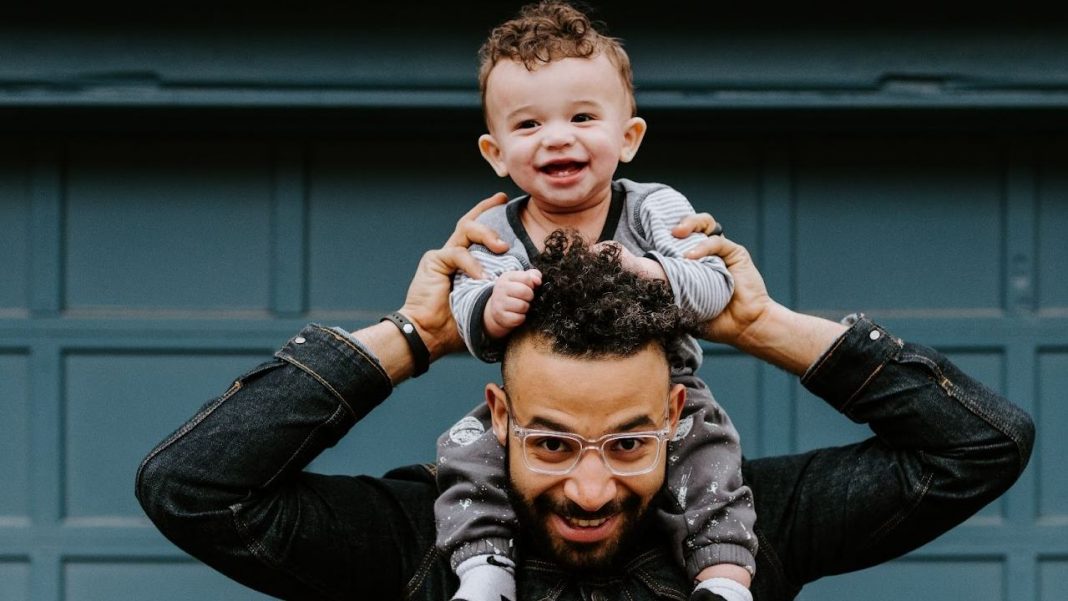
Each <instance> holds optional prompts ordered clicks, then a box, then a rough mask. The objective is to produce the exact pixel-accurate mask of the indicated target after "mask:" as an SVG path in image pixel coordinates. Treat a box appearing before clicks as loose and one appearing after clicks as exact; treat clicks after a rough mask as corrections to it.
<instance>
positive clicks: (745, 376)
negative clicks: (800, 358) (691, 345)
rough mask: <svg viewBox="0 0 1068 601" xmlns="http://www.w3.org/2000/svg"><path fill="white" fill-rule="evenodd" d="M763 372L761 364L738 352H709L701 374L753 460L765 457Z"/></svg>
mask: <svg viewBox="0 0 1068 601" xmlns="http://www.w3.org/2000/svg"><path fill="white" fill-rule="evenodd" d="M760 373H761V372H760V362H759V361H757V360H756V359H754V358H752V357H749V356H745V355H739V354H734V353H731V354H726V353H706V354H705V360H704V364H702V366H701V369H700V371H699V372H698V375H700V376H701V378H702V379H703V380H704V382H705V384H707V385H708V387H709V389H711V390H712V395H713V396H714V397H715V398H716V402H717V403H719V405H720V407H723V409H724V410H725V411H726V412H727V415H728V416H729V417H730V419H731V422H732V423H733V424H734V429H735V430H737V431H738V435H739V436H740V437H741V441H742V454H743V455H745V456H746V458H749V459H755V458H757V457H759V456H760V455H761V453H760V449H761V447H762V441H761V440H760V410H761V406H762V405H761V398H760Z"/></svg>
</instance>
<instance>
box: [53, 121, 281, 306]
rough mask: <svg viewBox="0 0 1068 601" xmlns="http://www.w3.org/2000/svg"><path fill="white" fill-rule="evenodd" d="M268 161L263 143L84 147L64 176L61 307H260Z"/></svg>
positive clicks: (264, 287) (264, 283)
mask: <svg viewBox="0 0 1068 601" xmlns="http://www.w3.org/2000/svg"><path fill="white" fill-rule="evenodd" d="M271 186H272V174H271V162H270V158H269V156H268V154H267V152H266V150H265V148H264V145H263V144H238V143H227V142H225V141H215V142H211V143H207V142H195V143H194V142H182V141H174V140H169V139H159V140H148V141H144V142H130V143H127V144H118V143H116V144H91V145H89V144H87V145H83V146H77V147H75V148H74V149H72V151H71V155H70V162H69V167H68V175H67V193H66V194H67V198H66V200H67V203H66V209H67V212H66V216H65V218H66V239H65V245H64V250H65V273H64V281H65V292H66V308H68V309H86V308H89V309H109V310H121V309H134V310H144V309H150V310H151V309H156V310H198V309H200V310H218V309H229V310H250V309H265V308H266V307H267V303H268V290H269V279H268V277H269V273H270V271H269V270H270V257H271V253H270V219H271Z"/></svg>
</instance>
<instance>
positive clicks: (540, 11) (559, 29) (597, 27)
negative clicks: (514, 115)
mask: <svg viewBox="0 0 1068 601" xmlns="http://www.w3.org/2000/svg"><path fill="white" fill-rule="evenodd" d="M604 29H605V27H604V24H603V23H601V22H599V21H598V22H592V21H590V18H589V17H588V16H586V14H585V13H583V12H582V11H581V10H579V9H577V8H575V7H574V6H572V5H570V4H568V3H567V2H563V1H561V0H544V1H542V2H539V3H537V4H528V5H526V6H524V7H523V8H521V9H519V14H518V15H517V16H516V17H515V18H514V19H512V20H510V21H506V22H505V23H503V24H501V25H499V26H497V27H496V28H495V29H494V30H493V31H491V32H490V35H489V38H487V39H486V41H485V42H484V43H483V44H482V48H480V49H479V51H478V89H479V92H480V93H481V94H482V107H483V109H485V106H486V80H487V79H488V78H489V74H490V71H492V70H493V67H494V66H495V65H496V64H497V63H499V62H500V61H502V60H513V61H516V62H519V63H523V66H525V67H526V68H527V70H528V71H533V70H535V69H537V68H538V67H539V66H541V65H546V64H549V63H551V62H553V61H557V60H560V59H562V58H591V57H593V56H596V55H598V54H600V53H602V52H603V53H604V54H605V56H607V57H608V60H609V61H611V62H612V64H613V65H615V67H616V68H617V69H618V70H619V76H620V78H621V79H622V80H623V87H624V89H625V90H626V92H627V98H628V99H629V101H630V109H631V116H634V115H636V114H637V105H636V104H635V102H634V76H633V74H632V72H631V67H630V58H629V57H628V56H627V53H626V52H624V51H623V45H622V43H621V42H620V40H619V39H617V38H613V37H609V36H607V35H605V33H604Z"/></svg>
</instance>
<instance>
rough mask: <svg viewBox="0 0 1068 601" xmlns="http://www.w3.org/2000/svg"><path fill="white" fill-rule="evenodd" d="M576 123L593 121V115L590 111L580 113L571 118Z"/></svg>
mask: <svg viewBox="0 0 1068 601" xmlns="http://www.w3.org/2000/svg"><path fill="white" fill-rule="evenodd" d="M571 120H572V121H573V122H575V123H585V122H587V121H593V115H591V114H589V113H579V114H577V115H575V116H574V117H572V118H571Z"/></svg>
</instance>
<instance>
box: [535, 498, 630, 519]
mask: <svg viewBox="0 0 1068 601" xmlns="http://www.w3.org/2000/svg"><path fill="white" fill-rule="evenodd" d="M534 506H535V508H537V509H538V511H539V512H542V513H548V512H552V513H555V514H557V515H560V516H561V517H564V518H568V519H574V520H599V519H601V518H607V517H610V516H613V515H615V514H617V513H623V512H627V511H636V510H637V509H638V508H639V507H641V499H640V498H639V497H638V496H637V495H627V496H626V497H624V498H623V499H612V501H610V502H609V503H608V504H606V505H604V506H602V507H601V508H600V509H598V510H597V511H586V510H585V509H583V508H582V507H580V506H579V505H578V504H577V503H575V502H574V501H572V500H570V499H564V500H563V501H556V500H554V499H552V498H551V497H549V496H548V495H539V496H538V497H537V498H535V499H534Z"/></svg>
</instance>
